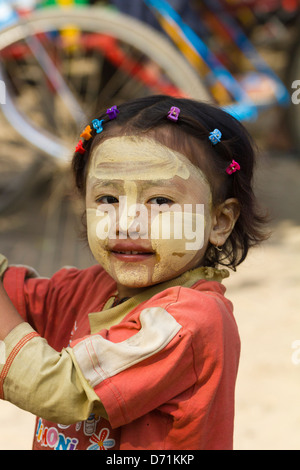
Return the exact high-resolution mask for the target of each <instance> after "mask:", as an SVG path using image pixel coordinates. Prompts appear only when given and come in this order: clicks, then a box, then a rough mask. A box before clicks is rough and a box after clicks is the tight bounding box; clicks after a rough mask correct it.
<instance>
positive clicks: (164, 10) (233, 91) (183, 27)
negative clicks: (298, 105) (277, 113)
mask: <svg viewBox="0 0 300 470" xmlns="http://www.w3.org/2000/svg"><path fill="white" fill-rule="evenodd" d="M144 2H145V4H147V5H148V7H150V8H151V9H152V10H153V11H154V13H156V14H157V13H158V15H161V16H162V17H164V18H165V19H167V21H168V22H169V23H170V24H172V25H175V26H176V27H177V30H178V31H179V32H180V34H181V36H182V37H183V39H184V41H186V42H187V43H188V44H189V45H190V46H191V47H192V48H193V49H194V50H195V51H196V52H197V54H199V56H200V57H201V59H202V60H203V61H204V62H205V64H206V65H207V66H208V67H209V69H210V70H211V73H210V76H209V77H206V79H207V78H208V79H209V80H210V82H211V83H213V82H215V81H219V82H220V83H221V84H222V85H223V86H224V88H225V89H226V90H227V91H228V92H229V93H230V95H231V96H232V97H233V99H234V101H235V102H234V103H233V104H230V105H226V106H223V109H225V110H226V111H227V112H229V113H230V114H233V115H234V116H235V117H237V118H238V119H240V120H247V121H249V120H255V119H256V118H257V116H258V112H259V108H260V106H259V105H257V104H255V103H254V102H253V100H251V99H250V97H249V96H248V94H247V93H246V91H245V90H244V89H243V88H242V87H241V85H240V84H239V83H238V82H237V80H236V79H235V78H234V77H233V76H232V74H231V73H230V72H229V71H228V70H227V69H226V67H224V66H223V64H222V63H221V62H220V61H219V60H218V58H217V57H216V56H215V55H214V54H213V53H212V52H211V50H210V49H209V48H208V47H207V46H206V44H205V43H204V42H203V41H202V40H201V38H200V37H199V36H198V35H197V34H196V33H195V32H194V31H193V29H192V28H190V26H188V25H187V24H186V23H184V21H183V20H182V19H181V17H180V15H179V14H178V13H177V12H176V11H175V10H174V9H173V8H172V7H171V6H170V5H169V3H168V2H167V1H165V0H144ZM206 3H207V5H208V6H209V8H211V9H213V11H214V12H215V13H216V14H217V13H218V12H220V8H221V7H220V4H219V2H218V0H213V1H211V0H209V2H208V1H206ZM222 19H223V20H225V21H226V23H227V26H229V27H230V30H231V31H232V33H233V35H232V39H233V40H234V41H235V43H236V44H237V45H238V46H239V48H240V49H241V50H242V52H243V53H244V54H245V55H246V56H247V57H248V59H250V60H251V62H252V63H253V64H254V66H255V67H256V69H257V70H259V71H261V72H263V73H265V74H267V75H268V76H269V77H271V78H272V79H273V80H274V81H275V83H276V85H277V86H276V100H277V102H278V103H279V104H280V105H286V104H288V102H289V94H288V91H287V90H286V88H285V86H284V85H283V83H282V82H281V80H280V79H279V78H278V77H277V75H276V74H275V73H274V72H273V70H272V69H271V68H270V67H269V66H268V65H267V64H266V63H265V62H264V61H263V59H262V58H261V57H260V56H259V54H258V53H257V51H256V49H255V48H254V47H253V45H252V43H251V42H250V41H249V40H248V38H247V37H246V35H245V34H244V32H243V31H242V30H241V28H239V27H238V25H237V24H236V23H235V21H234V20H233V19H232V18H230V15H225V12H224V15H223V10H222ZM272 104H274V103H272Z"/></svg>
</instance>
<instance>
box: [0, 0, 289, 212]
mask: <svg viewBox="0 0 300 470" xmlns="http://www.w3.org/2000/svg"><path fill="white" fill-rule="evenodd" d="M141 1H143V3H144V4H145V5H147V6H148V7H149V8H150V9H152V11H153V12H154V14H155V15H157V17H158V20H159V23H160V25H161V27H162V29H163V30H164V31H165V33H166V34H165V36H163V35H162V34H161V33H159V32H158V31H155V30H154V29H153V28H151V27H149V26H147V25H145V24H143V23H140V22H139V21H137V20H135V19H133V18H131V17H129V16H127V15H124V14H123V13H120V12H117V11H114V10H112V9H109V8H108V7H107V4H101V5H97V6H95V7H91V6H89V7H86V6H84V5H83V6H82V3H86V1H85V0H75V2H79V4H77V3H74V1H72V0H58V3H59V4H60V7H59V8H52V7H49V4H55V3H57V1H56V2H55V0H48V1H47V2H46V3H47V4H48V6H47V8H45V5H43V7H44V8H39V7H38V5H37V6H36V8H35V9H34V10H30V13H29V14H28V13H27V14H26V15H25V16H22V15H21V14H20V13H19V11H18V10H16V9H14V10H13V11H12V13H13V14H12V18H10V24H9V26H8V27H7V28H5V29H2V31H0V33H1V34H0V83H1V82H3V83H5V84H6V103H5V104H2V106H1V104H0V106H1V109H2V112H3V114H4V115H5V117H6V119H7V120H8V122H9V123H10V124H11V126H12V128H14V129H16V130H17V131H18V132H19V133H20V134H21V135H22V136H23V137H24V138H25V139H26V140H27V141H29V142H30V143H31V144H32V145H34V146H35V147H36V148H37V149H38V150H40V151H42V152H43V153H45V154H47V155H50V156H51V157H54V158H55V159H56V160H57V161H58V162H59V163H61V162H65V161H67V160H68V159H69V157H70V153H71V148H72V145H73V144H74V138H75V136H76V135H78V130H79V129H81V128H82V126H83V125H84V124H85V122H86V121H87V120H88V119H89V116H90V115H94V113H95V112H96V110H97V109H98V108H99V103H101V107H105V106H110V105H111V103H112V102H114V103H115V104H118V103H119V102H122V100H128V99H130V98H133V97H136V96H141V95H145V94H147V93H148V94H152V93H168V94H174V95H182V96H191V97H194V98H196V99H202V100H207V101H215V102H217V103H219V104H221V105H222V106H224V108H225V109H226V110H228V112H231V113H233V114H235V115H236V116H238V118H239V119H242V120H252V121H253V120H255V119H256V118H257V116H258V115H259V113H260V112H261V110H264V109H266V108H269V107H272V106H274V104H279V105H280V106H285V105H286V104H287V103H289V100H290V98H289V93H288V91H287V89H286V87H285V86H284V85H283V83H282V81H281V80H280V79H279V78H278V77H277V75H276V74H275V73H274V72H273V70H272V69H271V68H270V67H269V66H268V65H267V64H266V63H265V61H263V60H262V59H261V57H260V56H259V55H258V53H257V52H256V50H255V49H254V47H253V45H252V43H251V42H250V41H249V39H248V38H247V36H246V35H245V33H244V32H243V30H242V28H241V27H240V26H239V24H238V23H237V22H236V21H235V20H234V17H233V16H232V15H229V14H228V12H227V10H226V9H224V7H223V5H222V4H220V2H219V1H218V0H213V1H209V2H208V1H207V0H204V1H203V2H202V3H203V5H204V6H205V8H206V11H209V12H210V15H214V18H215V20H217V21H218V22H219V24H221V25H222V26H223V29H224V30H225V31H226V34H227V36H228V37H229V38H230V40H231V43H233V44H234V45H235V46H236V48H238V49H239V51H240V52H241V54H243V55H244V56H245V57H246V58H247V59H248V60H249V62H251V64H252V65H253V67H254V70H258V71H259V72H262V73H263V74H264V75H265V76H267V77H269V79H270V83H271V84H272V86H273V88H274V89H273V91H274V96H272V99H271V100H269V101H265V100H264V101H261V102H259V103H257V102H255V101H253V99H252V97H251V96H250V95H249V93H248V91H247V90H245V88H244V86H242V85H241V83H240V82H238V80H237V79H236V78H235V77H234V76H233V74H232V73H231V72H230V71H229V70H228V68H226V66H225V65H224V64H223V63H222V62H221V61H220V60H219V58H218V57H217V55H216V54H214V53H213V52H212V50H211V49H210V48H209V47H208V46H207V45H206V44H205V42H204V41H203V40H202V39H201V38H200V37H199V36H198V35H196V34H195V32H194V31H193V30H192V29H191V28H190V27H189V26H188V25H187V24H185V23H184V22H183V21H182V19H181V18H180V16H179V15H178V14H177V13H176V11H175V10H174V9H173V8H172V7H171V6H170V5H169V3H168V2H167V1H166V0H141ZM2 2H3V0H2ZM5 3H6V4H7V1H6V2H5ZM44 3H45V2H44ZM66 4H68V5H69V7H67V6H66ZM63 5H64V9H63V10H62V6H63ZM62 11H63V12H64V14H63V15H62ZM206 18H207V16H206ZM203 21H205V19H204V20H203ZM206 21H207V20H206ZM207 23H208V22H207ZM205 26H206V27H207V24H206V25H205ZM213 33H215V30H213ZM167 38H170V39H171V40H172V41H173V42H174V43H175V47H174V46H172V44H171V43H170V41H169V40H168V39H167ZM87 70H89V71H87ZM26 74H27V76H26ZM37 90H39V93H37ZM36 96H38V98H39V100H40V104H39V103H37V101H34V97H36ZM26 98H27V100H26ZM58 107H59V112H57V108H58ZM21 108H22V109H21ZM38 160H39V158H37V164H38ZM33 171H35V168H34V167H33ZM29 177H30V175H29ZM24 179H25V177H24ZM15 199H17V198H16V197H15ZM2 200H3V201H4V200H8V198H2ZM0 211H1V204H0Z"/></svg>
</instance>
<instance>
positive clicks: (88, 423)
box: [83, 414, 101, 436]
mask: <svg viewBox="0 0 300 470" xmlns="http://www.w3.org/2000/svg"><path fill="white" fill-rule="evenodd" d="M100 419H101V417H100V416H96V415H95V414H91V415H90V416H89V417H88V419H86V420H85V421H83V433H84V434H85V435H86V436H92V435H93V434H95V432H96V428H97V424H98V422H99V421H100Z"/></svg>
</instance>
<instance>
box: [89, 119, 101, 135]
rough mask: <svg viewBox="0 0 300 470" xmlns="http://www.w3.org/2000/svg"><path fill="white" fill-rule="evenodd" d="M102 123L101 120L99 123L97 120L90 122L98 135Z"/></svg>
mask: <svg viewBox="0 0 300 470" xmlns="http://www.w3.org/2000/svg"><path fill="white" fill-rule="evenodd" d="M102 122H103V119H102V120H101V121H99V119H94V120H93V121H92V125H93V128H94V129H95V130H96V133H97V134H100V132H102V131H103V127H102Z"/></svg>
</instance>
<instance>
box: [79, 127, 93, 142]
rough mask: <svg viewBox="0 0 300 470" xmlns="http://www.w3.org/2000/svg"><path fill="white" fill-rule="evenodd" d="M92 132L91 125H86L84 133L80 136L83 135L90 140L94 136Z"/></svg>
mask: <svg viewBox="0 0 300 470" xmlns="http://www.w3.org/2000/svg"><path fill="white" fill-rule="evenodd" d="M91 132H92V128H91V126H86V128H85V129H84V131H83V132H82V134H80V137H83V138H84V140H90V138H91V137H92V134H91Z"/></svg>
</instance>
